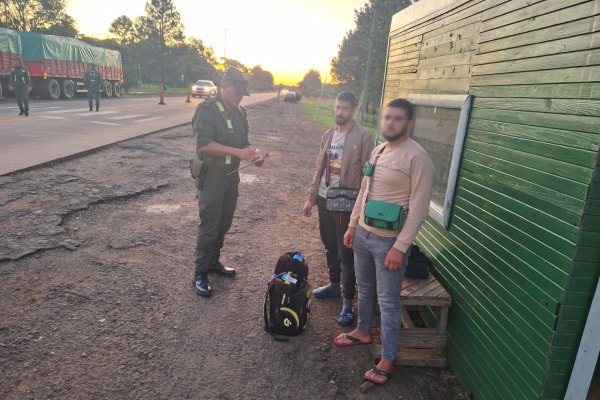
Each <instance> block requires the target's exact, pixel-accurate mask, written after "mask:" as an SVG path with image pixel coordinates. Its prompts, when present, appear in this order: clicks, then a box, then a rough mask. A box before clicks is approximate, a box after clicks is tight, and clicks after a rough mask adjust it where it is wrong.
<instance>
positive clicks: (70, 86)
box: [62, 79, 75, 99]
mask: <svg viewBox="0 0 600 400" xmlns="http://www.w3.org/2000/svg"><path fill="white" fill-rule="evenodd" d="M74 96H75V84H74V83H73V81H72V80H70V79H66V80H65V81H63V83H62V98H63V99H72V98H73V97H74Z"/></svg>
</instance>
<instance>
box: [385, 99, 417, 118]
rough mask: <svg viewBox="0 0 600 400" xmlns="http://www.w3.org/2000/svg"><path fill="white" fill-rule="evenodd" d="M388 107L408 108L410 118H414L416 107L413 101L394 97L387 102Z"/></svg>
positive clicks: (407, 112)
mask: <svg viewBox="0 0 600 400" xmlns="http://www.w3.org/2000/svg"><path fill="white" fill-rule="evenodd" d="M387 107H394V108H401V109H403V110H406V114H407V115H408V119H413V113H414V107H413V105H412V103H411V102H410V101H408V100H406V99H394V100H392V101H390V102H389V103H387Z"/></svg>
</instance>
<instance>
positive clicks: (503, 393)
mask: <svg viewBox="0 0 600 400" xmlns="http://www.w3.org/2000/svg"><path fill="white" fill-rule="evenodd" d="M435 1H436V0H421V1H419V2H418V3H416V5H413V6H412V7H429V8H432V7H433V8H435V6H432V4H433V3H435ZM599 14H600V0H594V1H581V0H546V1H540V0H511V1H506V0H457V1H455V2H454V3H452V4H451V5H448V6H446V7H445V8H443V9H440V10H435V11H432V12H431V13H428V14H427V15H425V16H423V15H421V16H419V15H418V13H416V14H415V15H417V17H416V19H415V18H412V19H411V18H407V17H403V16H402V12H401V13H400V14H399V15H397V16H396V17H395V18H394V21H393V23H392V31H391V32H390V45H389V57H388V65H387V73H386V83H385V91H384V102H386V101H388V100H391V99H393V98H397V97H408V96H409V95H410V94H411V93H461V94H464V93H469V94H472V95H473V96H474V102H473V108H472V110H471V115H470V120H469V126H468V130H467V137H466V142H465V149H464V153H463V159H462V162H461V168H460V173H459V179H458V184H457V189H456V197H455V201H454V208H453V213H452V219H451V226H450V228H449V230H446V229H444V228H443V227H441V226H440V225H439V224H437V223H436V222H435V221H433V220H428V221H427V222H426V223H425V225H424V226H423V228H422V230H421V233H420V234H419V236H418V238H417V243H418V244H419V245H420V246H421V247H422V248H423V249H424V251H426V252H427V253H428V255H430V256H431V258H432V259H433V262H434V264H435V275H436V276H437V277H438V278H439V279H440V280H441V282H442V283H443V284H444V286H445V287H446V288H447V289H448V291H449V292H450V293H451V295H452V297H453V299H454V304H453V307H452V309H451V314H450V321H449V327H448V329H449V344H448V349H447V355H448V359H449V363H450V366H451V367H452V369H453V370H454V371H455V372H456V373H458V375H459V376H460V377H461V379H462V380H463V381H464V383H465V385H466V386H467V388H468V389H469V390H470V391H472V392H473V394H474V396H475V399H476V400H479V399H502V400H508V399H540V398H543V399H562V398H563V397H564V392H565V390H566V385H567V384H568V380H569V377H570V371H571V368H572V364H573V361H574V357H575V355H576V352H577V348H578V344H579V339H580V336H581V332H582V329H583V325H584V324H585V320H586V318H587V311H588V308H589V303H590V301H591V297H592V295H593V291H594V290H595V287H596V282H597V281H598V275H599V271H600V167H598V163H599V159H598V152H599V147H600V122H599V118H598V117H599V116H600V15H599ZM404 15H406V14H404Z"/></svg>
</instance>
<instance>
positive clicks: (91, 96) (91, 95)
mask: <svg viewBox="0 0 600 400" xmlns="http://www.w3.org/2000/svg"><path fill="white" fill-rule="evenodd" d="M100 95H101V93H100V90H99V89H98V90H95V89H88V104H89V105H90V108H92V106H93V105H94V100H96V108H98V107H100Z"/></svg>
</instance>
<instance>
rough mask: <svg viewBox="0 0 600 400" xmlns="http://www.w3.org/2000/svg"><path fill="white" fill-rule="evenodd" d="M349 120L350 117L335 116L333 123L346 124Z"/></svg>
mask: <svg viewBox="0 0 600 400" xmlns="http://www.w3.org/2000/svg"><path fill="white" fill-rule="evenodd" d="M349 121H350V118H346V117H341V116H340V117H335V123H336V124H337V125H340V126H343V125H346V124H347V123H348V122H349Z"/></svg>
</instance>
